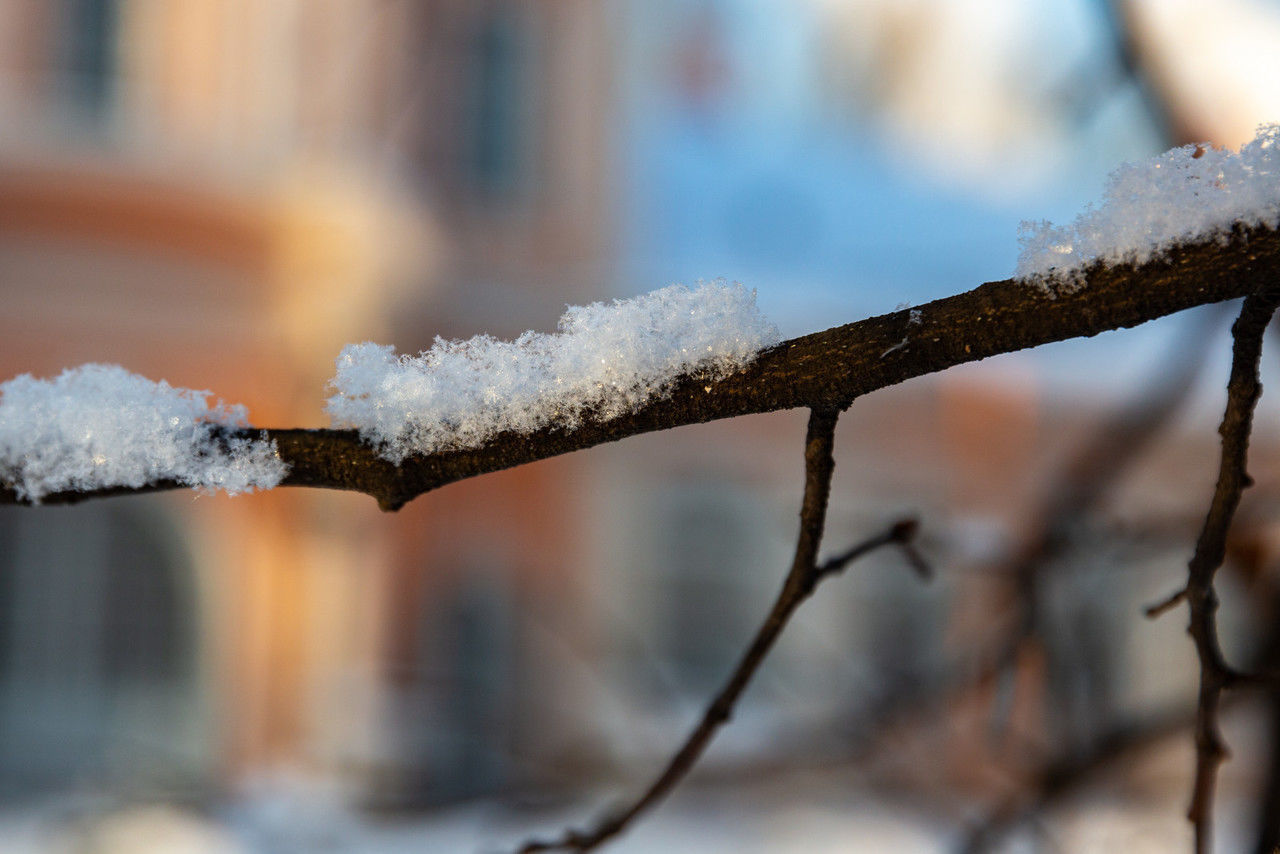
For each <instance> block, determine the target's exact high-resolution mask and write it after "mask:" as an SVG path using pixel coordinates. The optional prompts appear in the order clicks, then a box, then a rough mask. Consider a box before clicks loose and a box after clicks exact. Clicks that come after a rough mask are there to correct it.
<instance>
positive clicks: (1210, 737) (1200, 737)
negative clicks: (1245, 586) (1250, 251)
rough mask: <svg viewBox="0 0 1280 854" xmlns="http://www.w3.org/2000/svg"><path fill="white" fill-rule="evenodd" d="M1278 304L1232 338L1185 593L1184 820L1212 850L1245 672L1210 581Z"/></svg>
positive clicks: (1262, 296)
mask: <svg viewBox="0 0 1280 854" xmlns="http://www.w3.org/2000/svg"><path fill="white" fill-rule="evenodd" d="M1278 304H1280V287H1270V288H1268V289H1266V290H1265V291H1262V292H1259V293H1257V294H1254V295H1251V296H1249V297H1247V298H1246V299H1245V301H1244V305H1243V306H1242V307H1241V309H1240V316H1239V317H1238V318H1237V319H1236V322H1235V325H1234V326H1232V328H1231V332H1232V335H1233V336H1234V345H1233V347H1232V357H1231V378H1230V380H1229V381H1228V383H1227V406H1226V411H1225V412H1224V413H1223V416H1222V425H1221V426H1220V427H1219V428H1218V432H1219V433H1220V434H1221V435H1222V456H1221V463H1220V466H1219V469H1218V483H1217V487H1216V488H1215V489H1214V493H1213V499H1212V501H1211V502H1210V504H1209V512H1208V514H1207V515H1206V517H1205V520H1204V527H1203V528H1202V529H1201V531H1200V536H1199V538H1198V539H1197V540H1196V549H1195V554H1194V555H1193V556H1192V558H1191V562H1190V564H1189V566H1188V568H1187V585H1186V588H1185V590H1184V594H1185V595H1184V598H1185V599H1186V602H1187V605H1188V608H1189V609H1190V612H1191V619H1190V625H1189V626H1188V629H1187V631H1188V632H1189V633H1190V635H1191V637H1192V640H1193V641H1194V642H1195V647H1196V655H1197V656H1198V658H1199V660H1200V689H1199V696H1198V700H1197V703H1196V728H1195V743H1196V773H1195V783H1194V786H1193V789H1192V795H1191V804H1190V806H1189V807H1188V809H1187V818H1188V819H1190V821H1191V823H1192V825H1193V827H1194V828H1195V850H1196V852H1197V854H1205V852H1208V851H1210V850H1211V849H1212V844H1213V842H1212V835H1213V795H1214V787H1215V784H1216V781H1217V774H1218V766H1219V765H1221V764H1222V762H1223V760H1225V759H1226V756H1227V749H1226V744H1225V743H1224V741H1223V738H1222V730H1221V726H1220V724H1219V721H1218V717H1219V716H1218V711H1219V706H1220V705H1221V701H1222V692H1223V690H1225V689H1227V688H1230V687H1232V686H1233V685H1235V684H1238V683H1239V682H1240V681H1241V677H1240V674H1239V673H1238V672H1237V671H1235V670H1234V669H1232V668H1231V667H1230V666H1229V665H1228V664H1227V663H1226V660H1225V658H1224V656H1223V654H1222V646H1221V644H1220V643H1219V640H1218V627H1217V610H1218V597H1217V593H1216V592H1215V591H1214V586H1213V581H1214V576H1215V575H1216V573H1217V571H1218V568H1219V567H1220V566H1221V565H1222V562H1223V559H1224V558H1225V556H1226V549H1227V531H1228V529H1229V528H1230V527H1231V519H1232V517H1233V516H1234V515H1235V511H1236V508H1237V507H1238V506H1239V504H1240V498H1241V495H1242V494H1243V493H1244V490H1245V488H1246V487H1248V486H1250V485H1251V483H1252V481H1251V480H1250V478H1249V475H1248V473H1247V472H1246V470H1245V469H1246V463H1247V458H1248V450H1249V436H1250V433H1251V431H1252V428H1253V411H1254V408H1255V406H1256V405H1257V402H1258V398H1259V397H1261V396H1262V384H1261V383H1260V382H1259V380H1258V363H1259V360H1260V358H1261V355H1262V339H1263V334H1264V333H1265V332H1266V329H1267V324H1268V323H1269V322H1270V321H1271V315H1272V314H1274V313H1275V310H1276V307H1277V305H1278Z"/></svg>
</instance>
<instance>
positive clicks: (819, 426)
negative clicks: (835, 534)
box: [520, 410, 918, 854]
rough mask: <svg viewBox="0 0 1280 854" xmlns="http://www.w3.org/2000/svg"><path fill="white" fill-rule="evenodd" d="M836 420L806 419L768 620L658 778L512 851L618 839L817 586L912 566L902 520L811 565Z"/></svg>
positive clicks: (715, 724) (719, 718)
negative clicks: (881, 553) (884, 566)
mask: <svg viewBox="0 0 1280 854" xmlns="http://www.w3.org/2000/svg"><path fill="white" fill-rule="evenodd" d="M838 418H839V413H837V412H832V411H823V410H813V411H812V412H811V413H810V415H809V430H808V435H807V436H806V438H805V452H804V461H805V485H804V499H803V502H802V504H801V507H800V535H799V537H798V538H797V540H796V551H795V557H794V558H793V559H792V562H791V570H790V572H788V573H787V577H786V580H785V581H784V582H783V584H782V590H781V591H779V593H778V597H777V599H776V600H775V601H774V603H773V607H772V608H770V610H769V614H768V616H767V617H765V620H764V622H763V623H762V624H761V626H760V628H759V629H758V630H757V631H756V635H755V637H754V638H752V640H751V644H750V645H749V646H748V647H747V650H746V652H745V653H744V654H743V656H742V659H741V660H740V661H739V662H738V665H737V667H735V668H734V670H733V673H732V674H731V675H730V676H729V679H728V681H727V682H725V684H724V687H722V688H721V689H720V691H719V692H718V693H717V694H716V696H715V697H714V699H713V700H712V701H711V703H710V705H708V706H707V708H706V711H705V712H703V715H702V719H701V720H700V721H699V722H698V725H697V726H696V727H694V729H693V731H692V732H691V733H690V734H689V736H688V737H687V738H686V739H685V741H684V743H683V744H682V745H681V746H680V749H679V750H677V751H676V753H675V755H674V756H673V757H672V758H671V760H670V761H669V762H668V763H667V766H666V768H665V769H664V770H663V771H662V773H661V774H659V775H658V777H657V778H656V779H655V780H654V781H653V782H652V783H651V784H649V787H648V788H647V789H645V791H644V793H643V794H642V795H640V797H638V798H637V799H636V800H635V801H633V802H632V803H631V804H630V805H629V806H627V807H626V808H624V809H622V810H620V811H618V812H616V813H614V814H613V815H610V816H607V817H606V818H604V819H602V820H601V821H600V822H599V823H598V824H597V825H596V826H595V827H594V828H592V829H590V830H572V829H570V830H567V831H565V833H564V834H563V835H562V836H561V837H560V838H559V839H557V840H554V841H537V840H535V841H531V842H527V843H525V845H524V846H523V847H521V848H520V852H521V854H532V852H536V851H590V850H592V849H594V848H596V847H597V846H599V845H601V844H602V843H604V842H606V841H608V840H609V839H612V838H613V837H614V836H617V835H618V834H620V833H622V832H623V831H624V830H625V829H626V828H627V827H628V825H630V824H631V822H632V821H633V820H634V819H635V818H636V817H637V816H639V815H640V814H641V813H643V812H645V811H646V810H648V809H649V808H650V807H652V806H654V805H655V804H657V803H658V802H659V801H660V800H662V799H663V798H664V797H666V795H667V794H668V793H669V792H670V791H671V790H672V789H673V788H675V786H676V785H677V784H678V783H679V782H680V781H681V780H682V779H684V777H685V775H687V774H688V773H689V771H690V770H691V769H692V768H693V766H694V765H695V764H696V763H697V761H698V759H699V757H701V756H702V753H703V752H704V751H705V750H706V749H707V746H708V745H710V744H711V740H712V739H713V738H714V737H715V735H716V733H718V732H719V731H720V728H721V727H723V726H724V725H725V724H726V723H728V721H729V718H730V717H731V716H732V714H733V709H734V706H735V705H736V704H737V702H738V698H739V697H741V696H742V692H743V691H745V690H746V687H747V685H748V684H749V683H750V682H751V679H752V677H753V676H755V674H756V671H757V670H758V669H759V668H760V665H761V664H762V663H763V662H764V659H765V657H766V656H767V655H768V654H769V651H770V650H771V649H772V648H773V645H774V643H775V642H776V641H777V639H778V637H779V636H780V635H781V634H782V631H783V629H785V628H786V627H787V624H788V622H789V621H790V620H791V616H792V614H794V613H795V611H796V609H797V608H798V607H799V606H800V604H801V603H802V602H804V601H805V600H806V599H808V598H809V596H810V595H811V594H812V593H813V591H814V589H815V588H816V587H817V586H818V584H819V583H820V582H821V581H822V580H824V579H825V578H829V577H831V576H832V575H835V574H837V573H838V572H840V570H842V569H843V568H844V567H845V566H847V565H848V564H849V563H851V562H852V561H854V560H856V559H857V558H859V557H862V556H863V555H866V554H867V553H869V552H871V551H874V550H875V549H878V548H882V547H884V546H888V545H898V546H901V547H903V548H904V549H905V550H907V551H908V554H909V556H910V559H911V560H912V562H913V565H914V564H915V562H916V561H917V560H918V556H915V554H914V552H913V551H910V542H911V539H912V537H914V535H915V532H916V528H917V526H916V524H915V522H914V521H905V520H904V521H900V522H897V523H895V524H893V525H891V526H890V527H889V528H888V529H887V530H886V531H884V532H883V533H881V534H879V535H877V536H875V537H872V538H870V539H868V540H866V541H865V542H863V543H861V544H859V545H857V546H855V547H854V548H852V549H850V550H849V551H848V552H846V553H845V554H843V555H841V556H839V557H837V558H835V559H833V560H831V561H828V562H826V563H824V564H822V565H819V564H818V563H817V556H818V548H819V546H820V545H821V543H822V530H823V526H824V525H825V523H826V518H827V500H828V498H829V497H830V494H831V474H832V471H833V470H834V469H835V460H834V459H833V457H832V455H831V451H832V447H833V445H834V444H835V428H836V421H837V419H838Z"/></svg>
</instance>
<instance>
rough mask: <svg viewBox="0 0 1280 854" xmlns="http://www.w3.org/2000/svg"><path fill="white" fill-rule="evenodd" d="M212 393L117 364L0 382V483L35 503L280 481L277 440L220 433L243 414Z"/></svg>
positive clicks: (233, 489) (238, 488)
mask: <svg viewBox="0 0 1280 854" xmlns="http://www.w3.org/2000/svg"><path fill="white" fill-rule="evenodd" d="M209 396H210V392H207V391H192V390H191V389H184V388H173V387H171V386H170V385H169V384H168V383H166V382H164V381H160V382H153V381H151V380H149V379H147V378H146V377H141V376H138V375H137V374H132V373H130V372H128V371H126V370H125V369H124V368H121V367H119V366H117V365H82V366H81V367H78V368H72V369H69V370H66V371H63V372H62V374H61V375H59V376H58V377H57V378H55V379H51V380H42V379H35V378H33V377H32V376H31V375H29V374H23V375H21V376H18V377H15V378H14V379H11V380H9V381H8V382H5V383H0V482H3V483H5V484H8V485H10V486H12V487H13V488H14V489H16V490H17V493H18V495H19V497H21V498H24V499H30V500H32V501H39V500H40V499H41V498H43V497H44V496H46V495H48V494H50V493H53V492H60V491H63V490H77V491H86V490H92V489H100V488H104V487H112V486H129V487H138V486H143V485H145V484H148V483H154V482H156V481H159V480H167V479H170V480H176V481H178V482H179V483H184V484H187V485H190V486H197V487H204V488H207V489H221V490H225V491H226V492H228V493H230V494H235V493H238V492H246V491H251V490H254V489H269V488H271V487H273V486H275V485H276V484H278V483H279V482H280V480H281V478H283V477H284V475H285V472H286V471H287V466H286V464H285V463H284V462H283V461H282V460H281V459H280V458H279V456H278V455H277V453H276V447H275V443H274V442H270V441H266V440H264V439H255V438H247V437H228V436H226V435H225V434H222V433H221V431H220V429H219V428H221V427H241V426H244V424H245V423H246V415H247V413H246V411H245V408H244V407H243V406H240V405H235V406H228V405H226V404H224V403H222V402H221V401H218V403H217V404H215V405H213V406H210V405H209V403H208V398H209Z"/></svg>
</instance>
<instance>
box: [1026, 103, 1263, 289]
mask: <svg viewBox="0 0 1280 854" xmlns="http://www.w3.org/2000/svg"><path fill="white" fill-rule="evenodd" d="M1236 223H1239V224H1241V225H1243V226H1246V227H1255V226H1260V225H1261V226H1266V227H1268V228H1276V227H1277V226H1278V225H1280V125H1277V124H1270V125H1263V126H1262V127H1260V128H1259V129H1258V135H1257V136H1256V137H1254V139H1253V141H1252V142H1249V143H1246V144H1245V145H1244V147H1243V148H1241V149H1240V153H1239V154H1236V153H1234V152H1231V151H1227V150H1222V149H1216V148H1213V147H1211V146H1209V145H1207V144H1206V145H1184V146H1182V147H1181V148H1175V149H1172V150H1171V151H1167V152H1165V153H1164V154H1161V155H1159V156H1157V157H1153V158H1151V159H1150V160H1145V161H1143V162H1140V163H1126V164H1125V165H1123V166H1121V167H1120V168H1119V169H1117V170H1116V171H1115V172H1112V173H1111V176H1110V177H1109V178H1108V179H1107V185H1106V194H1105V197H1104V198H1103V201H1102V204H1101V206H1100V207H1096V208H1095V207H1093V206H1092V205H1090V206H1089V207H1087V208H1086V209H1085V211H1084V212H1083V213H1082V214H1080V215H1079V216H1078V217H1076V221H1075V222H1074V223H1072V224H1071V225H1069V226H1058V225H1053V224H1052V223H1049V222H1046V221H1042V222H1038V223H1035V222H1024V223H1022V226H1021V228H1020V229H1019V237H1018V242H1019V243H1021V244H1022V252H1021V254H1020V255H1019V256H1018V266H1017V269H1016V271H1015V272H1014V278H1015V279H1017V280H1018V281H1022V282H1027V283H1029V284H1034V285H1036V286H1037V287H1040V288H1042V289H1044V290H1046V291H1051V290H1052V286H1057V287H1060V288H1063V287H1065V288H1066V289H1073V288H1077V287H1080V286H1081V285H1083V284H1084V278H1083V270H1084V268H1086V267H1088V266H1089V265H1091V264H1093V263H1094V262H1096V261H1101V262H1103V263H1104V264H1107V265H1108V266H1110V265H1115V264H1142V263H1145V262H1147V261H1150V260H1152V259H1153V258H1157V257H1160V256H1161V255H1163V254H1164V253H1165V252H1167V251H1168V250H1169V249H1170V248H1172V247H1173V246H1175V245H1176V244H1179V243H1189V242H1196V241H1202V240H1207V239H1211V238H1212V239H1217V240H1219V241H1225V240H1226V239H1227V237H1228V236H1229V235H1230V232H1231V228H1232V226H1234V225H1235V224H1236Z"/></svg>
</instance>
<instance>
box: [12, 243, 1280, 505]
mask: <svg viewBox="0 0 1280 854" xmlns="http://www.w3.org/2000/svg"><path fill="white" fill-rule="evenodd" d="M1277 272H1280V234H1278V233H1277V232H1274V231H1271V230H1268V229H1251V230H1245V229H1238V230H1237V231H1236V232H1235V233H1234V234H1233V235H1232V236H1231V237H1230V239H1227V240H1222V241H1207V242H1203V243H1198V244H1190V245H1186V246H1182V247H1179V248H1177V249H1175V250H1173V251H1171V252H1170V253H1169V254H1168V257H1167V258H1165V259H1163V260H1159V261H1153V262H1149V263H1146V264H1143V265H1138V266H1134V265H1120V266H1116V267H1102V266H1095V267H1094V268H1092V269H1091V270H1089V271H1088V274H1087V276H1086V284H1085V286H1084V287H1082V288H1079V289H1077V290H1074V291H1071V292H1066V293H1057V294H1048V293H1046V292H1044V291H1041V290H1038V289H1036V288H1034V287H1031V286H1028V285H1026V284H1023V283H1019V282H1015V281H1012V280H1008V279H1006V280H1003V281H999V282H988V283H987V284H984V285H981V286H979V287H977V288H974V289H973V290H971V291H967V292H966V293H962V294H958V295H956V296H952V297H946V298H944V299H940V300H935V301H934V302H930V303H926V304H924V305H921V306H918V307H916V308H915V309H912V310H909V311H908V310H902V311H896V312H893V313H891V314H885V315H881V316H879V317H872V318H869V319H867V320H862V321H858V322H857V323H850V324H846V325H844V326H837V327H834V328H832V329H828V330H826V331H823V332H816V333H813V334H811V335H805V336H803V337H800V338H794V339H792V340H790V341H784V342H783V343H781V344H779V345H777V346H775V347H772V348H770V349H768V350H766V351H764V352H763V353H761V355H760V357H759V358H758V359H757V360H756V361H755V362H754V363H752V364H751V365H750V366H749V367H748V368H747V369H746V370H744V371H742V372H740V373H737V374H734V375H733V376H730V377H727V378H725V379H722V380H718V381H713V380H710V379H708V378H707V377H704V376H698V375H691V376H688V377H685V378H684V379H683V380H682V381H680V382H679V383H677V385H676V386H675V387H674V388H673V389H672V390H671V393H670V394H669V395H667V396H665V397H662V398H660V399H657V400H655V401H653V402H652V403H650V404H649V405H647V406H645V407H643V408H641V409H640V410H638V411H636V412H634V413H632V414H630V415H627V416H624V417H621V418H616V419H613V420H611V421H604V422H601V421H596V420H592V419H586V420H584V422H583V423H582V425H581V426H580V427H578V428H577V429H574V430H558V429H555V428H550V429H544V430H540V431H538V432H536V433H532V434H529V435H523V434H511V433H507V434H501V435H499V436H497V437H496V438H495V439H494V440H493V441H491V442H489V443H488V444H487V445H485V446H484V447H482V448H476V449H469V450H461V451H453V452H446V453H439V454H432V455H429V456H421V457H414V458H410V459H408V460H406V461H405V462H404V463H402V464H401V465H400V466H398V467H397V466H396V465H394V464H392V463H390V462H388V461H386V460H383V459H382V458H380V457H378V456H377V454H376V453H375V452H374V450H373V449H372V448H370V447H369V446H368V445H366V444H364V443H363V442H362V441H361V440H360V437H359V436H358V435H357V434H356V433H355V432H353V431H350V430H305V429H268V430H267V431H266V432H267V433H268V435H269V436H270V437H271V438H273V439H275V440H276V442H277V443H278V445H279V448H280V456H281V457H282V458H283V459H284V460H285V461H286V462H288V463H289V465H290V467H291V469H290V473H289V475H288V477H287V478H286V479H285V481H284V485H285V486H309V487H319V488H325V489H345V490H353V491H356V492H363V493H366V494H368V495H371V496H373V497H374V498H375V499H377V501H378V503H379V505H380V506H381V507H382V508H383V509H386V510H396V509H398V508H400V507H402V506H403V505H404V504H405V503H406V502H408V501H410V500H412V499H413V498H416V497H417V496H419V495H421V494H423V493H425V492H428V491H430V490H432V489H436V488H438V487H441V486H444V485H446V484H449V483H452V482H454V481H458V480H462V479H464V478H468V477H474V476H476V475H480V474H485V473H488V472H493V471H498V470H500V469H506V468H511V467H513V466H517V465H521V464H522V463H528V462H533V461H535V460H540V459H545V458H547V457H553V456H557V455H559V454H565V453H569V452H572V451H578V450H582V449H584V448H590V447H593V446H595V445H600V444H603V443H605V442H612V441H616V440H618V439H622V438H625V437H627V436H633V435H637V434H640V433H648V432H651V431H655V430H664V429H668V428H671V427H679V426H682V425H685V424H696V423H701V422H705V421H713V420H716V419H720V418H733V417H736V416H740V415H749V414H752V413H757V412H772V411H775V410H780V409H794V408H798V407H806V408H809V409H819V410H829V411H842V410H844V409H846V408H847V407H848V406H849V404H850V403H852V402H853V401H854V399H856V398H858V397H860V396H862V395H864V394H867V393H869V392H872V391H875V390H877V389H881V388H886V387H888V386H892V385H896V384H897V383H900V382H903V381H904V380H907V379H911V378H913V377H918V376H923V375H925V374H930V373H935V372H938V371H942V370H945V369H947V368H950V367H953V366H955V365H959V364H963V363H965V362H975V361H978V360H980V359H985V358H987V357H989V356H994V355H998V354H1001V353H1011V352H1014V351H1017V350H1024V349H1027V348H1029V347H1037V346H1039V345H1042V344H1048V343H1051V342H1054V341H1063V340H1066V339H1069V338H1078V337H1082V336H1091V335H1096V334H1098V333H1099V332H1105V331H1108V330H1111V329H1119V328H1122V327H1131V326H1137V325H1139V324H1142V323H1146V322H1147V321H1150V320H1154V319H1156V318H1160V317H1164V316H1166V315H1170V314H1174V313H1176V312H1179V311H1183V310H1185V309H1188V308H1193V307H1195V306H1198V305H1205V304H1208V303H1214V302H1221V301H1223V300H1228V299H1233V298H1237V297H1243V296H1246V295H1248V294H1249V293H1251V292H1252V291H1254V290H1255V289H1256V288H1257V287H1258V283H1259V282H1265V281H1274V280H1275V277H1276V274H1277ZM250 432H253V433H254V434H256V433H257V428H253V430H252V431H250ZM179 486H180V485H179V484H175V483H172V482H161V483H155V484H150V485H148V486H145V487H142V488H141V489H121V488H110V489H104V490H98V491H95V492H86V493H57V494H53V495H48V496H46V497H45V498H44V499H43V503H45V504H60V503H70V502H75V501H79V500H83V499H85V498H90V497H98V496H107V495H119V494H122V493H132V492H153V491H157V490H163V489H173V488H177V487H179ZM13 503H20V502H19V501H18V498H17V495H16V493H15V491H14V490H13V489H12V488H0V504H13Z"/></svg>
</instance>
